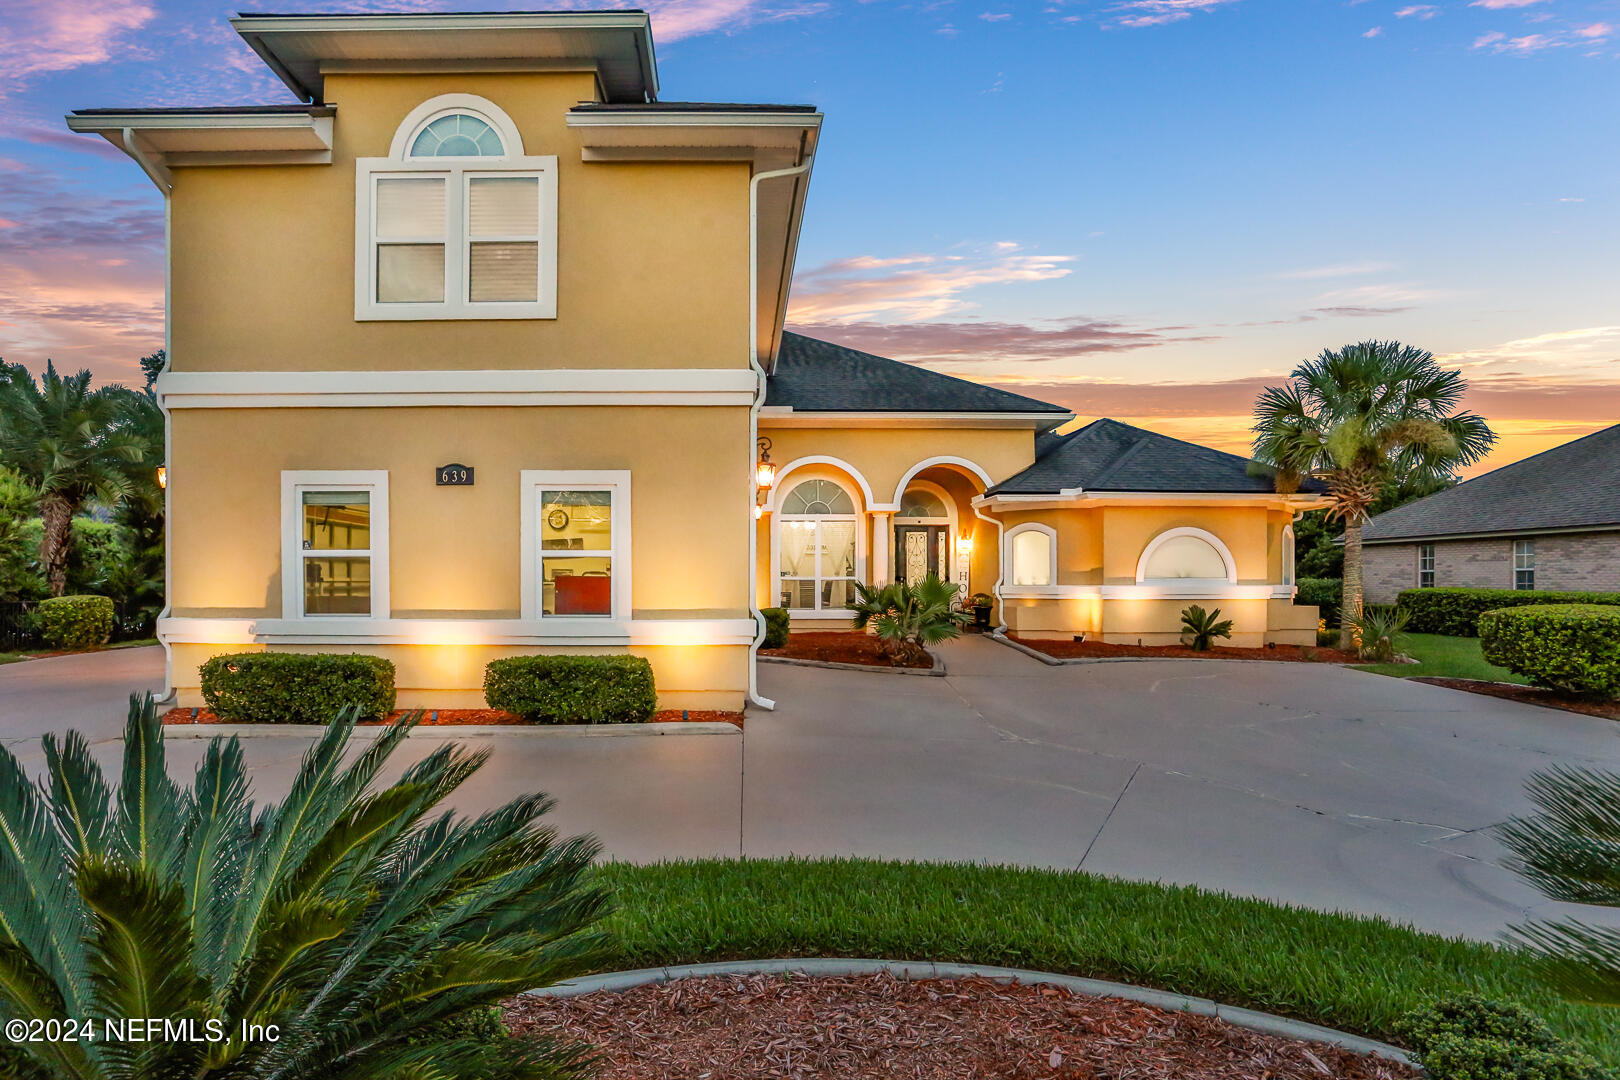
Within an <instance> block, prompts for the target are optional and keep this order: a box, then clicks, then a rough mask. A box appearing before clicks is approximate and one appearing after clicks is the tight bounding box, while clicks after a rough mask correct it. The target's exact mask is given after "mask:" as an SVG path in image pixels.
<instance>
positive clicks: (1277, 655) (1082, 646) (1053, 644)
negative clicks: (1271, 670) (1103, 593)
mask: <svg viewBox="0 0 1620 1080" xmlns="http://www.w3.org/2000/svg"><path fill="white" fill-rule="evenodd" d="M1009 636H1010V637H1012V638H1013V640H1014V641H1016V642H1018V644H1020V645H1028V646H1029V647H1030V648H1032V649H1039V650H1040V651H1041V652H1043V653H1045V654H1046V655H1047V656H1055V657H1057V658H1058V659H1060V660H1069V659H1073V658H1076V657H1087V658H1089V657H1104V656H1146V657H1157V658H1160V659H1167V660H1179V659H1188V660H1209V659H1214V658H1225V659H1227V660H1292V661H1294V662H1296V663H1298V662H1306V663H1313V662H1314V663H1318V664H1359V663H1361V662H1362V661H1361V659H1360V658H1359V657H1357V656H1356V655H1355V654H1354V653H1349V652H1344V651H1342V650H1340V649H1328V648H1323V647H1321V646H1316V645H1275V646H1272V647H1271V648H1269V649H1236V648H1233V647H1231V646H1229V645H1216V646H1213V647H1212V648H1210V649H1209V650H1208V651H1206V652H1194V651H1193V650H1192V649H1189V648H1187V647H1186V646H1184V645H1108V644H1105V643H1103V642H1101V641H1048V640H1045V639H1043V638H1021V637H1018V636H1017V635H1016V634H1013V635H1009ZM1306 653H1310V654H1311V655H1310V656H1309V657H1307V656H1306V655H1305V654H1306Z"/></svg>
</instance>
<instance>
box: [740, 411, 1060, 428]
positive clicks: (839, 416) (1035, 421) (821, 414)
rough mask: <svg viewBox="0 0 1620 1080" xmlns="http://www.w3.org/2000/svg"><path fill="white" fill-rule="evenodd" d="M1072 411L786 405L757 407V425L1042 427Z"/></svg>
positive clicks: (776, 426)
mask: <svg viewBox="0 0 1620 1080" xmlns="http://www.w3.org/2000/svg"><path fill="white" fill-rule="evenodd" d="M1073 418H1074V417H1073V415H1072V414H1067V415H1063V414H1059V415H1054V414H1052V413H1015V412H853V411H850V412H840V411H833V410H827V411H820V410H817V411H810V410H804V411H800V410H797V409H794V408H792V407H791V406H788V405H767V406H765V407H764V408H763V409H760V410H759V426H760V427H762V428H764V427H772V428H1002V429H1013V430H1017V429H1023V430H1035V431H1042V430H1045V429H1047V428H1051V427H1056V426H1057V425H1059V424H1063V423H1066V422H1068V421H1069V420H1072V419H1073Z"/></svg>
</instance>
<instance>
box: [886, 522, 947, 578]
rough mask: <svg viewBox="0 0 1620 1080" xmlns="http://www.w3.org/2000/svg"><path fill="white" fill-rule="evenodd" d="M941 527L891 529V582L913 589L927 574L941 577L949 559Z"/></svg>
mask: <svg viewBox="0 0 1620 1080" xmlns="http://www.w3.org/2000/svg"><path fill="white" fill-rule="evenodd" d="M946 528H947V526H944V525H896V526H895V527H894V580H896V581H900V582H904V583H905V584H907V585H915V584H917V583H918V582H920V581H922V579H923V578H925V577H927V576H928V575H929V574H937V575H939V576H940V577H944V576H945V573H944V570H945V567H946V565H947V563H948V562H949V556H948V555H947V554H946V552H945V531H946Z"/></svg>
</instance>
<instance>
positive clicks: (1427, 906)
mask: <svg viewBox="0 0 1620 1080" xmlns="http://www.w3.org/2000/svg"><path fill="white" fill-rule="evenodd" d="M946 655H947V659H948V663H949V668H950V672H951V674H950V676H949V677H947V678H943V679H939V678H918V677H908V676H900V675H889V674H880V673H864V672H838V671H827V670H817V669H809V668H798V667H786V666H779V665H761V672H760V676H761V683H762V686H763V689H764V692H765V693H766V694H768V695H770V696H772V697H774V698H776V699H777V701H778V708H777V711H776V712H774V713H761V712H750V714H749V717H748V721H747V730H746V732H744V733H741V734H725V735H682V736H670V737H659V738H646V737H628V738H577V737H567V736H562V735H559V734H556V733H546V734H544V735H504V736H497V737H495V738H493V739H484V740H469V741H481V742H485V743H488V744H491V745H492V747H493V750H494V757H493V759H492V761H491V762H490V764H489V766H487V768H486V771H485V773H484V774H482V775H481V776H480V778H479V781H478V782H477V784H476V785H475V789H474V790H470V791H468V792H466V793H464V795H463V796H462V797H461V800H460V805H461V806H462V808H463V809H466V810H469V811H471V810H477V809H483V808H485V807H487V806H491V805H494V804H496V803H499V802H501V801H503V800H504V799H505V798H507V797H509V796H511V795H512V794H515V793H517V792H519V791H524V790H530V789H533V788H540V789H543V790H546V791H549V792H551V793H552V794H554V795H555V796H556V797H557V798H558V801H559V804H558V810H557V815H556V816H557V818H558V825H559V827H561V828H563V829H565V830H568V831H589V832H593V833H595V834H596V835H597V836H598V837H599V838H600V839H601V840H602V842H603V844H604V846H605V847H606V849H607V851H608V852H609V854H611V855H612V856H614V857H617V858H624V859H629V860H637V861H639V860H651V859H659V858H672V857H681V856H705V855H722V856H735V855H738V854H743V855H749V856H766V855H786V854H797V855H866V856H874V857H882V858H897V859H930V860H971V861H978V862H1006V863H1021V864H1026V865H1032V866H1045V867H1058V868H1068V869H1072V868H1075V867H1080V868H1083V869H1085V870H1088V871H1092V872H1095V873H1101V874H1111V875H1118V876H1121V877H1129V878H1137V879H1146V880H1159V881H1167V882H1180V883H1188V884H1197V885H1202V886H1206V887H1209V888H1215V889H1223V890H1227V891H1229V892H1233V893H1239V894H1243V895H1250V896H1259V897H1265V898H1269V899H1273V900H1280V901H1285V902H1288V903H1293V904H1301V905H1305V906H1310V907H1316V908H1322V909H1330V910H1343V911H1352V912H1359V913H1366V914H1377V915H1383V916H1387V917H1389V918H1392V919H1396V920H1400V921H1405V922H1410V923H1412V924H1414V925H1417V926H1419V927H1422V928H1424V929H1429V930H1436V931H1440V932H1443V933H1450V934H1461V935H1467V936H1471V937H1480V938H1490V937H1494V936H1496V935H1497V934H1499V933H1500V932H1501V930H1502V929H1503V928H1504V927H1505V926H1507V925H1508V924H1509V923H1512V922H1515V921H1518V920H1520V919H1522V918H1524V917H1525V916H1526V915H1527V914H1530V913H1532V912H1534V913H1535V914H1539V915H1548V914H1555V913H1558V912H1559V911H1560V910H1561V906H1560V905H1549V904H1545V903H1544V902H1543V900H1542V898H1541V897H1540V896H1539V894H1537V893H1535V892H1534V891H1533V890H1531V889H1530V888H1528V887H1527V886H1525V885H1524V884H1523V883H1522V882H1520V881H1519V880H1518V879H1517V878H1516V877H1514V875H1512V874H1511V873H1510V872H1508V871H1506V870H1504V869H1503V868H1502V867H1500V866H1499V865H1498V859H1499V858H1500V855H1501V851H1500V849H1499V847H1498V846H1497V845H1496V843H1495V841H1494V840H1493V839H1491V837H1490V835H1489V834H1488V831H1487V830H1488V829H1489V827H1490V826H1492V825H1495V824H1497V823H1499V822H1501V821H1502V820H1504V819H1505V818H1507V817H1509V816H1511V815H1512V814H1514V813H1518V812H1521V811H1523V810H1525V809H1526V808H1527V804H1526V803H1525V801H1524V797H1523V793H1522V785H1523V781H1524V779H1525V778H1526V777H1527V776H1528V775H1529V774H1530V773H1532V772H1534V771H1535V770H1537V769H1539V768H1544V767H1546V766H1547V765H1549V764H1552V763H1554V762H1566V763H1583V764H1593V765H1602V766H1607V767H1611V768H1620V727H1617V726H1616V725H1614V724H1613V723H1612V722H1609V721H1605V720H1599V719H1595V718H1592V717H1586V716H1580V715H1577V714H1574V713H1565V712H1559V711H1554V710H1546V709H1539V708H1534V707H1531V706H1525V705H1519V704H1516V703H1513V702H1508V701H1501V700H1497V699H1494V698H1487V697H1481V696H1477V695H1472V694H1464V693H1460V692H1456V691H1451V690H1445V689H1441V688H1438V687H1431V686H1425V685H1422V684H1415V683H1407V682H1402V681H1398V680H1395V679H1386V678H1382V677H1379V676H1375V675H1368V674H1364V673H1361V672H1355V671H1346V670H1342V669H1338V668H1333V667H1329V666H1325V665H1324V666H1316V665H1294V664H1254V663H1227V662H1210V661H1173V660H1171V661H1153V662H1137V663H1109V664H1090V665H1079V666H1067V667H1061V668H1053V667H1047V666H1045V665H1043V664H1040V663H1038V662H1036V661H1034V660H1031V659H1029V658H1028V657H1025V656H1023V655H1021V654H1019V653H1016V652H1014V651H1013V650H1011V649H1007V648H1005V647H1004V646H1001V645H998V644H996V643H994V642H991V641H987V640H984V639H982V638H970V639H967V640H964V641H961V642H957V643H954V644H952V645H951V646H949V647H948V648H947V650H946ZM52 665H54V667H53V666H52ZM160 673H161V654H160V653H158V652H157V651H156V650H140V651H138V652H136V651H131V652H126V653H103V654H97V655H96V656H91V657H74V658H62V659H57V660H41V661H30V662H27V663H24V664H16V665H10V666H8V667H0V739H4V740H5V741H6V742H8V743H10V742H13V740H15V739H17V737H18V736H19V735H36V734H37V732H38V731H41V730H49V729H52V728H56V729H59V728H61V727H64V726H66V725H67V724H69V723H71V724H73V725H75V726H79V727H81V728H82V729H86V730H87V731H88V732H89V733H90V734H91V735H92V737H93V738H96V739H98V740H100V741H101V745H99V746H98V747H97V750H98V753H99V754H104V755H106V756H107V757H108V758H109V759H110V758H111V757H113V756H115V755H116V753H117V750H118V747H117V744H116V739H117V736H118V731H119V727H120V724H121V717H122V713H123V704H122V702H123V699H124V697H125V696H126V694H127V692H128V689H129V688H130V687H131V686H143V685H153V684H155V682H156V681H157V680H158V678H159V675H160ZM53 703H54V704H53ZM53 718H54V722H52V719H53ZM30 741H36V740H30ZM438 742H439V739H438V738H433V739H423V738H414V737H413V739H412V740H411V742H410V744H408V747H407V749H406V751H404V752H402V754H401V755H400V757H402V758H404V759H407V760H415V759H416V758H418V757H420V756H422V755H423V754H426V753H428V752H429V751H430V750H431V749H432V747H433V746H435V745H438ZM203 745H204V744H203V743H202V742H201V741H185V740H173V741H172V742H171V745H170V754H171V757H172V758H173V759H174V761H175V765H176V768H177V769H182V768H189V767H190V766H191V765H192V764H193V763H195V761H196V760H197V759H198V758H199V757H200V755H201V751H202V748H203ZM307 745H308V742H307V740H306V739H302V738H297V737H288V736H270V737H261V738H253V739H250V740H247V742H246V746H247V753H248V760H249V761H250V762H251V763H252V765H253V766H254V769H255V787H256V790H257V791H258V792H259V793H260V794H261V796H274V795H278V794H279V793H280V792H281V791H283V790H285V787H286V785H287V783H288V780H289V778H290V776H291V774H292V770H293V769H294V768H295V766H296V764H297V761H298V758H299V756H300V755H301V754H302V752H303V750H304V748H305V747H306V746H307ZM13 750H14V751H17V752H20V753H22V755H23V756H25V757H27V758H31V759H37V752H35V751H34V750H33V748H32V747H26V748H25V747H22V746H15V745H14V746H13ZM404 764H405V762H404V761H401V762H399V763H398V765H399V767H403V765H404ZM1583 914H1586V915H1590V914H1591V912H1589V911H1583Z"/></svg>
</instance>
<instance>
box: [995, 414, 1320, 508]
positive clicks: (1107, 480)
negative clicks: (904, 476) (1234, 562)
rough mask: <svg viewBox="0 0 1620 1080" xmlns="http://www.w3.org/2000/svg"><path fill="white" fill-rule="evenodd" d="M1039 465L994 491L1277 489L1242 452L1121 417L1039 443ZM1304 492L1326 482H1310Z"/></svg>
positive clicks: (1257, 491)
mask: <svg viewBox="0 0 1620 1080" xmlns="http://www.w3.org/2000/svg"><path fill="white" fill-rule="evenodd" d="M1037 453H1038V455H1039V456H1038V457H1037V458H1036V459H1035V464H1033V465H1031V466H1030V467H1029V468H1027V469H1025V470H1024V471H1023V472H1021V473H1018V474H1017V475H1016V476H1012V477H1009V478H1008V479H1006V480H1003V481H1002V482H1001V483H999V484H997V485H996V486H995V487H993V488H991V489H990V490H989V492H988V494H991V495H1055V494H1057V493H1058V492H1059V491H1062V490H1064V489H1066V488H1079V489H1080V490H1082V491H1166V492H1192V493H1199V494H1227V493H1236V494H1246V493H1250V492H1252V493H1255V494H1263V493H1267V492H1272V491H1275V490H1276V487H1275V486H1274V485H1273V484H1272V481H1271V477H1270V476H1269V475H1268V474H1261V475H1250V465H1251V462H1250V461H1249V459H1248V458H1244V457H1239V456H1238V455H1236V454H1228V453H1224V452H1223V451H1220V450H1212V449H1210V448H1209V447H1207V446H1199V445H1197V444H1196V443H1190V442H1182V441H1181V440H1180V439H1172V438H1170V437H1169V436H1168V435H1160V434H1158V433H1156V432H1152V431H1145V430H1143V429H1142V428H1139V427H1132V426H1131V425H1129V424H1122V423H1120V422H1119V421H1118V420H1108V419H1103V420H1093V421H1092V422H1091V423H1089V424H1087V425H1086V426H1085V427H1083V428H1080V429H1078V430H1076V431H1071V432H1069V433H1068V434H1067V435H1062V436H1059V437H1058V438H1056V439H1055V440H1050V441H1048V442H1047V444H1046V445H1045V446H1044V447H1042V446H1037ZM1302 488H1303V490H1306V491H1316V490H1319V489H1320V485H1319V484H1316V483H1315V482H1314V481H1307V482H1306V484H1304V485H1302Z"/></svg>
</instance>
